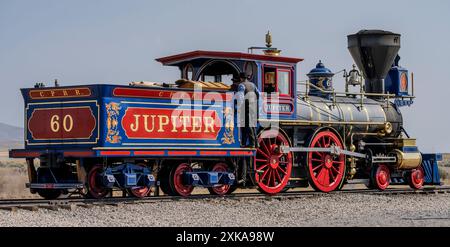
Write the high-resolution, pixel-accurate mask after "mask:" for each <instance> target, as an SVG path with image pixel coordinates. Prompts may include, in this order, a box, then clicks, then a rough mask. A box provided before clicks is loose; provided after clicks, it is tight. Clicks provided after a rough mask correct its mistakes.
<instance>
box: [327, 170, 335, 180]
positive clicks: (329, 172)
mask: <svg viewBox="0 0 450 247" xmlns="http://www.w3.org/2000/svg"><path fill="white" fill-rule="evenodd" d="M328 174H329V175H330V176H331V179H332V181H333V182H335V181H336V176H334V174H333V171H332V170H329V171H328Z"/></svg>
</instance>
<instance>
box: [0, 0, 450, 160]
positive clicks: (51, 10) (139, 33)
mask: <svg viewBox="0 0 450 247" xmlns="http://www.w3.org/2000/svg"><path fill="white" fill-rule="evenodd" d="M268 29H270V30H271V32H272V34H273V42H274V46H276V47H278V48H279V49H282V50H283V53H282V54H283V55H286V56H294V57H302V58H304V59H305V61H304V62H302V63H301V64H300V66H299V68H300V70H299V72H298V76H299V78H300V79H305V74H306V73H307V72H308V71H309V70H310V69H311V68H313V67H314V66H315V64H316V63H317V61H318V60H319V59H322V61H323V62H324V63H325V65H326V66H327V67H329V68H331V69H332V70H333V71H339V70H341V69H343V68H350V67H351V65H352V63H353V61H352V58H351V56H350V54H349V53H348V50H347V38H346V35H348V34H351V33H355V32H357V31H359V30H360V29H385V30H389V31H394V32H398V33H401V34H402V48H401V50H400V55H401V57H402V60H401V62H400V63H401V65H403V66H404V67H407V68H408V69H409V70H410V71H413V72H414V75H415V84H416V95H417V97H418V98H417V100H416V102H415V104H414V105H413V106H412V107H411V108H404V109H403V113H404V118H405V126H406V129H407V131H408V132H409V133H410V135H412V136H415V137H417V138H418V141H419V144H420V148H421V150H423V151H427V152H434V151H439V152H444V151H447V152H448V151H450V134H449V132H450V110H449V105H450V104H449V98H450V95H449V94H450V79H449V71H450V62H449V59H450V48H449V45H450V1H447V0H435V1H432V0H427V1H411V0H410V1H406V0H405V1H393V0H387V1H386V0H376V1H375V0H372V1H357V0H355V1H351V0H348V1H347V0H344V1H325V0H323V1H298V0H297V1H280V0H277V1H275V0H272V1H261V0H255V1H250V0H237V1H224V0H221V1H214V0H203V1H195V0H194V1H183V0H179V1H171V0H164V1H150V0H148V1H137V0H136V1H135V0H128V1H113V0H95V1H92V0H91V1H89V0H76V1H75V0H73V1H68V0H67V1H66V0H39V1H35V0H29V1H24V0H0V83H1V85H2V89H1V90H0V102H1V104H0V111H1V114H0V122H4V123H7V124H11V125H16V126H22V122H23V102H22V98H21V95H20V92H19V89H20V88H22V87H32V86H33V85H34V84H35V83H36V82H46V83H47V84H49V83H51V82H52V81H53V80H54V79H55V78H58V80H59V82H60V84H62V85H75V84H79V83H82V84H88V83H118V84H126V83H128V82H130V81H140V80H147V81H165V82H172V81H174V80H175V79H177V77H178V76H179V73H178V71H177V70H176V69H174V68H170V67H162V66H161V65H160V64H159V63H157V62H156V61H154V58H157V57H161V56H166V55H171V54H176V53H179V52H185V51H190V50H197V49H203V50H223V51H241V52H245V51H246V50H247V47H249V46H253V45H263V44H264V34H265V33H266V31H267V30H268ZM335 84H337V85H336V87H337V88H342V87H343V86H342V84H343V81H342V80H340V79H337V80H335ZM339 84H340V85H339Z"/></svg>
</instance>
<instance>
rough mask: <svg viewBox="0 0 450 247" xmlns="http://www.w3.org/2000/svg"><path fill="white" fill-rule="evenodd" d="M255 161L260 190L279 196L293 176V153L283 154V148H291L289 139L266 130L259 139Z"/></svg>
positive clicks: (275, 131)
mask: <svg viewBox="0 0 450 247" xmlns="http://www.w3.org/2000/svg"><path fill="white" fill-rule="evenodd" d="M258 143H259V147H258V149H257V151H256V159H255V179H256V182H257V184H258V189H259V190H260V191H261V192H263V193H266V194H270V195H273V194H277V193H279V192H281V191H283V189H284V188H285V187H286V185H287V183H288V182H289V178H290V176H291V169H292V161H293V158H292V153H291V152H289V153H282V152H281V146H287V147H289V146H290V143H289V140H288V138H287V137H286V136H285V135H283V133H282V132H280V131H279V130H276V129H270V130H265V131H263V132H261V134H260V135H259V137H258Z"/></svg>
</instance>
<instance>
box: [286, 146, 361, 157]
mask: <svg viewBox="0 0 450 247" xmlns="http://www.w3.org/2000/svg"><path fill="white" fill-rule="evenodd" d="M281 152H283V153H289V152H294V153H297V152H298V153H309V152H321V153H331V154H335V155H341V154H344V155H347V156H353V157H357V158H364V159H365V158H366V157H367V155H365V154H362V153H357V152H352V151H348V150H345V149H342V148H340V147H337V146H331V147H328V148H307V147H287V146H282V147H281Z"/></svg>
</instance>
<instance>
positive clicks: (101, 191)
mask: <svg viewBox="0 0 450 247" xmlns="http://www.w3.org/2000/svg"><path fill="white" fill-rule="evenodd" d="M102 172H103V166H101V165H95V166H93V167H92V169H91V170H90V171H89V174H88V176H87V181H88V194H87V196H90V197H93V198H96V199H100V198H104V197H105V196H107V195H108V194H109V192H110V191H111V190H110V189H109V188H105V187H104V186H103V183H102V177H101V176H100V175H101V173H102Z"/></svg>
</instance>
